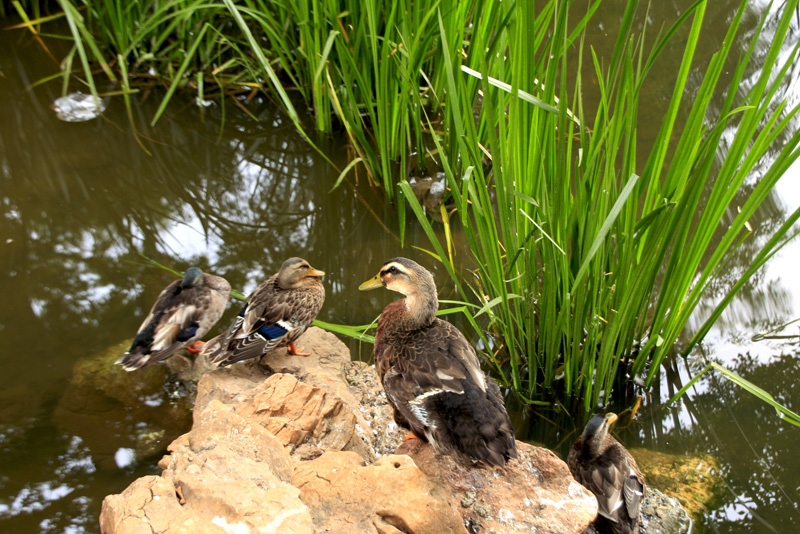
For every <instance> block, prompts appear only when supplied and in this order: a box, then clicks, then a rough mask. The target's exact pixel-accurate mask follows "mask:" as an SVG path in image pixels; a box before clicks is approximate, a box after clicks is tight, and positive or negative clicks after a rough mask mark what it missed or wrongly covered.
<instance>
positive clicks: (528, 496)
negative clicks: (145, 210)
mask: <svg viewBox="0 0 800 534" xmlns="http://www.w3.org/2000/svg"><path fill="white" fill-rule="evenodd" d="M299 344H300V345H305V346H306V348H307V349H308V350H309V351H310V352H311V353H312V355H311V356H308V357H297V356H287V355H286V351H285V349H278V350H276V351H273V352H272V353H271V354H268V355H266V356H264V357H263V358H262V359H261V362H256V361H251V362H247V363H244V364H236V365H232V366H229V367H225V368H222V369H219V370H216V371H213V372H211V373H208V374H205V375H203V376H202V378H201V379H200V382H199V383H198V385H197V398H196V404H195V408H194V423H193V425H192V429H191V431H190V432H189V433H188V434H184V435H183V436H181V437H179V438H178V439H176V440H175V441H174V442H173V443H172V444H171V445H170V446H169V448H168V450H169V452H170V454H168V455H167V456H164V457H163V458H162V459H161V461H160V462H159V467H161V468H162V469H163V472H162V474H161V476H159V477H144V478H142V479H139V480H137V481H134V482H133V483H132V484H131V485H130V486H129V487H128V488H127V489H126V490H125V491H123V492H122V493H121V494H120V495H110V496H108V497H106V499H105V500H104V501H103V509H102V513H101V518H100V521H101V529H102V532H103V533H104V534H120V533H123V534H132V533H139V532H142V533H147V534H152V533H153V532H157V533H169V534H175V533H189V532H199V533H206V532H207V533H217V532H220V533H222V532H228V533H230V532H232V533H238V532H264V533H269V532H281V533H309V534H311V533H317V532H333V533H356V534H361V533H365V534H366V533H369V534H400V533H407V534H411V533H417V534H427V533H440V532H441V533H447V532H452V533H460V534H463V533H466V532H478V531H480V532H482V533H485V534H489V533H491V532H494V533H495V534H501V533H516V532H532V531H535V532H540V533H550V532H552V533H556V532H557V533H559V534H561V533H565V534H569V533H578V532H582V531H583V530H584V529H585V528H586V525H588V523H589V522H590V521H591V520H592V519H593V518H594V515H595V514H596V511H597V501H596V500H595V499H594V497H593V496H592V495H591V494H590V493H589V492H588V491H586V490H585V489H583V488H582V487H581V486H580V485H578V484H577V483H576V482H574V481H573V480H572V478H571V477H570V475H569V471H568V469H567V467H566V465H565V464H564V462H562V461H561V460H559V459H558V458H557V457H556V456H555V455H554V454H553V453H551V452H550V451H547V450H545V449H540V448H537V447H533V446H530V445H526V444H523V443H518V446H519V452H520V458H519V459H518V460H514V461H512V462H509V464H508V465H507V466H506V467H505V468H495V469H487V468H465V467H462V466H459V465H457V464H455V462H454V461H453V460H452V459H450V458H449V457H447V456H437V455H436V454H434V452H433V450H432V448H431V447H430V446H429V445H427V444H425V443H423V442H421V441H419V440H409V441H407V442H406V443H405V444H403V445H402V446H401V447H400V449H398V454H396V455H395V454H393V452H394V450H393V449H394V447H395V445H396V444H397V443H399V441H400V438H401V436H402V435H403V433H404V432H402V431H401V430H400V429H397V428H396V425H394V423H393V421H392V418H391V408H390V407H389V405H388V403H387V402H386V399H385V395H384V394H383V391H382V388H381V387H380V383H379V381H378V378H377V376H376V375H375V371H374V369H373V368H371V367H367V366H365V365H364V364H363V363H360V362H351V361H350V359H349V352H348V351H347V348H346V347H345V346H344V344H342V343H341V342H340V341H338V340H337V339H336V338H335V336H333V335H331V334H328V333H326V332H323V331H321V330H319V329H317V328H311V329H309V330H308V331H307V332H306V333H305V334H304V335H303V336H302V337H301V339H300V340H299ZM348 381H350V382H352V386H351V387H348Z"/></svg>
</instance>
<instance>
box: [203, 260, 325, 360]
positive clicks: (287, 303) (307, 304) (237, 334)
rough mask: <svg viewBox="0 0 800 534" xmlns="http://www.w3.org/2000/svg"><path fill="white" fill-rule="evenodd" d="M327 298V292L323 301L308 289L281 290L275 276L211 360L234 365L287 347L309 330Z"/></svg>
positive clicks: (253, 297)
mask: <svg viewBox="0 0 800 534" xmlns="http://www.w3.org/2000/svg"><path fill="white" fill-rule="evenodd" d="M319 287H320V288H322V284H320V286H319ZM323 299H324V289H322V298H319V297H318V296H317V295H316V294H315V293H313V292H311V291H309V290H306V289H288V290H285V289H281V288H280V287H278V285H277V277H275V276H273V277H271V278H270V279H269V280H267V281H266V282H263V283H262V284H260V285H259V286H258V288H256V290H255V291H254V292H253V294H252V295H251V296H250V298H248V299H247V302H246V303H245V305H244V307H243V308H242V310H241V311H240V312H239V315H238V316H237V317H236V320H235V321H234V323H233V325H231V328H230V329H229V330H228V332H227V334H226V336H225V338H224V339H223V340H222V341H221V342H220V344H219V349H217V350H215V352H214V353H213V354H212V355H211V358H212V360H211V361H213V362H215V363H218V364H219V365H220V366H225V365H230V364H232V363H236V362H240V361H244V360H247V359H250V358H256V357H258V356H261V355H262V354H266V353H267V352H269V351H271V350H273V349H274V348H277V347H279V346H281V345H287V344H288V343H289V342H291V341H294V340H295V339H297V338H298V337H299V336H300V335H301V334H302V333H303V332H304V331H305V330H306V328H308V326H309V325H310V324H311V322H312V321H313V320H314V318H315V317H316V316H317V313H319V310H320V308H321V307H322V300H323ZM223 349H224V350H223Z"/></svg>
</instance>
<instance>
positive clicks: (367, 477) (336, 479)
mask: <svg viewBox="0 0 800 534" xmlns="http://www.w3.org/2000/svg"><path fill="white" fill-rule="evenodd" d="M293 482H294V484H295V486H297V487H298V488H299V489H300V498H301V499H302V500H303V502H304V503H305V504H306V505H307V506H308V507H309V509H310V511H311V515H312V517H313V518H314V525H315V527H316V528H317V530H318V531H320V532H342V533H345V532H346V533H347V534H375V533H379V534H400V533H403V532H404V533H408V534H412V533H419V534H425V533H433V532H435V533H441V534H445V533H454V534H455V533H459V534H460V533H463V534H467V530H466V529H465V528H464V521H463V519H462V517H461V514H460V513H459V510H458V508H457V506H456V505H454V504H453V502H452V499H451V498H450V496H449V495H448V494H447V493H446V490H444V489H443V488H442V487H441V486H440V485H438V484H436V483H434V482H433V481H432V480H431V479H430V478H428V477H427V476H425V474H424V473H423V472H422V471H420V469H419V468H417V466H416V465H414V461H413V460H411V459H410V458H409V457H408V456H384V457H381V458H379V459H378V460H377V461H376V462H375V463H373V464H371V465H364V462H363V459H362V458H361V457H359V456H358V455H357V454H355V453H352V452H338V451H333V452H326V453H325V454H323V455H322V456H320V457H319V458H317V459H315V460H311V461H308V462H302V463H301V464H300V465H298V466H297V468H296V470H295V475H294V478H293Z"/></svg>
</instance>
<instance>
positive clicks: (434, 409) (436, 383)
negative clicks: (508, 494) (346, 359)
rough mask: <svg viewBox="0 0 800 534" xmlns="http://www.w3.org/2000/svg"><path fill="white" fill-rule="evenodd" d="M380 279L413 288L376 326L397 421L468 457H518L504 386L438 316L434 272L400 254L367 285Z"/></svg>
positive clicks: (379, 360) (489, 461)
mask: <svg viewBox="0 0 800 534" xmlns="http://www.w3.org/2000/svg"><path fill="white" fill-rule="evenodd" d="M379 287H385V288H386V289H389V290H391V291H397V292H398V293H402V294H403V295H405V296H406V298H404V299H401V300H396V301H394V302H392V303H391V304H389V305H388V306H386V308H384V310H383V313H381V317H380V319H379V320H378V329H377V332H376V334H375V368H376V369H377V371H378V375H379V376H380V378H381V383H382V384H383V389H384V390H385V391H386V396H387V398H388V400H389V404H391V406H392V408H393V409H394V420H395V422H397V424H398V425H400V426H402V427H405V428H407V429H410V430H411V431H412V432H413V433H414V434H415V435H416V436H417V437H419V438H420V439H423V440H425V441H428V442H429V443H430V444H431V445H433V447H434V450H436V452H438V453H443V454H450V455H452V456H454V457H455V458H456V459H457V460H459V461H460V462H461V463H463V464H465V465H471V464H475V463H479V464H484V465H492V466H502V465H505V463H506V461H507V460H509V459H510V458H516V457H517V447H516V442H515V441H514V429H513V427H512V426H511V422H510V421H509V419H508V414H507V413H506V409H505V406H504V405H503V399H502V397H501V396H500V388H498V387H497V384H495V383H494V381H492V380H491V379H487V378H486V376H484V374H483V371H481V368H480V364H479V363H478V357H477V355H476V354H475V349H474V348H473V347H472V345H470V344H469V342H468V341H467V339H466V338H465V337H464V334H462V333H461V332H460V331H459V330H458V329H457V328H456V327H455V326H453V325H451V324H450V323H448V322H446V321H442V320H441V319H438V318H437V317H436V310H437V309H438V307H439V301H438V299H437V296H436V284H435V283H434V281H433V276H432V275H431V273H429V272H428V271H427V270H426V269H425V268H423V267H422V266H421V265H419V264H417V263H416V262H414V261H411V260H409V259H406V258H394V259H391V260H389V261H387V262H386V263H384V264H383V267H381V270H380V272H379V273H378V274H377V275H376V276H375V277H373V278H372V279H370V280H368V281H366V282H364V283H363V284H361V286H360V287H359V289H360V290H362V291H367V290H370V289H376V288H379Z"/></svg>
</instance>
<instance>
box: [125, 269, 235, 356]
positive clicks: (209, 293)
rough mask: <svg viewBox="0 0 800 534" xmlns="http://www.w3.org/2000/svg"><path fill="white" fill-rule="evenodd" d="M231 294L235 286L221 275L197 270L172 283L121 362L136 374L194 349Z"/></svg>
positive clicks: (220, 314) (154, 307) (218, 315)
mask: <svg viewBox="0 0 800 534" xmlns="http://www.w3.org/2000/svg"><path fill="white" fill-rule="evenodd" d="M230 295H231V285H230V284H229V283H228V281H227V280H225V279H224V278H222V277H220V276H215V275H213V274H206V273H203V271H201V270H200V269H198V268H197V267H192V268H190V269H188V270H187V271H186V274H185V275H184V277H183V280H176V281H174V282H172V283H171V284H169V285H168V286H167V287H166V288H164V290H163V291H162V292H161V294H160V295H159V296H158V300H156V303H155V304H153V308H152V309H151V310H150V313H149V315H148V316H147V318H146V319H145V320H144V322H143V323H142V326H140V327H139V331H138V332H137V334H136V337H135V338H134V340H133V344H132V345H131V348H130V349H128V352H126V353H125V354H123V355H122V356H120V358H119V359H118V360H117V363H118V364H120V365H121V366H122V368H123V369H125V370H126V371H133V370H135V369H141V368H142V367H147V366H149V365H152V364H154V363H156V362H160V361H162V360H164V359H166V358H168V357H170V356H172V354H174V353H175V352H177V351H179V350H180V349H183V348H189V349H190V350H193V351H194V352H200V349H193V347H194V346H196V345H197V344H200V343H202V342H201V341H198V340H199V339H200V338H202V337H203V336H204V335H205V334H206V332H208V331H209V330H210V329H211V327H213V326H214V324H216V322H217V321H218V320H219V318H220V317H221V316H222V313H223V312H224V311H225V306H226V304H227V303H228V298H229V297H230Z"/></svg>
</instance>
